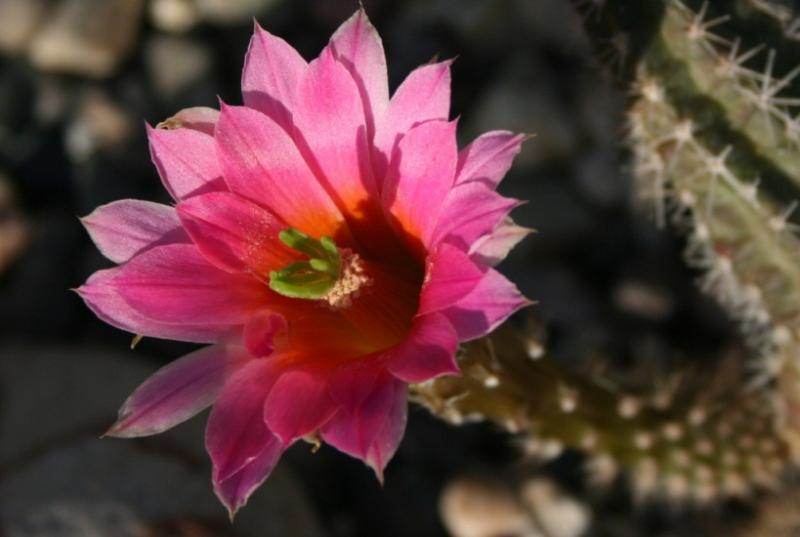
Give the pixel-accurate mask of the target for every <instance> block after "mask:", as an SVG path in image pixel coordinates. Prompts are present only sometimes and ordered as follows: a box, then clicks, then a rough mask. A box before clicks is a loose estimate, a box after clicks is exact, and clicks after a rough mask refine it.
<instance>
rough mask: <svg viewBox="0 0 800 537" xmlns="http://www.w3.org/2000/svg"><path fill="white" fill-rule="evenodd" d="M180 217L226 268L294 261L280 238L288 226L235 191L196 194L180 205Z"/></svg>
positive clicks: (264, 270)
mask: <svg viewBox="0 0 800 537" xmlns="http://www.w3.org/2000/svg"><path fill="white" fill-rule="evenodd" d="M177 209H178V216H180V219H181V222H183V225H184V227H185V228H186V231H187V232H188V233H189V235H190V236H191V237H192V240H193V241H194V243H195V244H196V245H197V247H198V249H199V250H200V251H201V252H202V253H203V255H204V256H205V257H206V258H207V259H208V260H209V261H210V262H212V263H213V264H214V265H216V266H218V267H220V268H221V269H223V270H228V271H233V272H244V271H247V270H252V271H253V272H255V273H256V274H259V275H261V276H266V275H267V274H268V273H269V270H271V269H272V270H274V269H276V268H278V267H283V266H285V265H287V264H289V263H290V262H291V261H293V256H292V254H291V252H290V251H289V250H288V249H287V248H286V247H285V246H284V245H283V243H281V242H280V241H279V240H278V233H280V232H281V230H283V229H286V224H284V223H283V222H282V221H281V220H280V219H278V217H276V216H275V215H274V214H272V213H270V212H269V211H268V210H266V209H264V208H263V207H259V206H258V205H256V204H255V203H253V202H251V201H249V200H247V199H245V198H242V197H241V196H238V195H236V194H234V193H232V192H211V193H209V194H200V195H198V196H193V197H192V198H189V199H188V200H184V201H182V202H180V203H179V204H178V206H177Z"/></svg>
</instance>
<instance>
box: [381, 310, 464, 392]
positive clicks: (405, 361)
mask: <svg viewBox="0 0 800 537" xmlns="http://www.w3.org/2000/svg"><path fill="white" fill-rule="evenodd" d="M456 347H458V336H457V334H456V331H455V330H454V329H453V325H452V324H450V321H448V320H447V317H445V316H444V315H442V314H440V313H431V314H429V315H423V316H422V317H417V318H416V319H415V320H414V325H413V326H412V327H411V331H410V332H409V334H408V337H407V338H406V340H405V341H403V342H402V343H401V344H400V345H398V346H397V347H395V348H394V349H392V350H390V351H389V352H387V353H386V355H385V357H386V359H387V369H388V370H389V372H391V373H392V375H394V376H395V377H397V378H398V379H400V380H402V381H404V382H409V383H412V382H424V381H426V380H430V379H432V378H435V377H439V376H441V375H449V374H453V373H458V371H459V369H458V364H457V363H456V359H455V356H456Z"/></svg>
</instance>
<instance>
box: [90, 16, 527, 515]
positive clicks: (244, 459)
mask: <svg viewBox="0 0 800 537" xmlns="http://www.w3.org/2000/svg"><path fill="white" fill-rule="evenodd" d="M242 89H243V93H244V102H245V106H231V105H226V104H222V105H221V108H222V110H221V111H220V112H217V111H216V110H211V109H206V108H192V109H187V110H184V111H182V112H180V113H179V114H178V115H176V116H175V117H173V118H171V119H170V120H168V121H167V122H165V123H164V124H162V125H161V126H160V127H162V128H155V129H152V128H150V129H149V130H148V135H149V138H150V149H151V153H152V157H153V162H154V163H155V165H156V167H157V168H158V171H159V173H160V175H161V178H162V180H163V182H164V186H165V187H166V188H167V190H168V191H169V192H170V194H171V195H172V196H173V197H174V198H175V201H176V202H177V205H176V206H175V207H171V206H166V205H159V204H156V203H150V202H146V201H137V200H121V201H117V202H114V203H110V204H108V205H104V206H102V207H99V208H98V209H96V210H95V211H94V212H93V213H92V214H91V215H89V216H88V217H86V218H85V219H84V224H85V225H86V227H87V229H88V231H89V233H90V235H91V236H92V239H93V240H94V242H95V243H96V244H97V246H98V248H99V249H100V251H101V252H102V253H103V254H104V255H105V256H106V257H108V258H109V259H110V260H112V261H114V262H116V263H118V264H119V266H118V267H115V268H111V269H108V270H101V271H99V272H97V273H95V274H94V275H92V276H91V277H90V278H89V280H88V281H87V282H86V284H85V285H83V286H82V287H81V288H80V289H79V293H80V295H81V296H82V297H83V299H84V300H85V301H86V304H87V305H88V306H89V307H90V308H91V309H92V310H93V311H94V312H95V313H96V314H97V316H98V317H100V318H101V319H103V320H104V321H106V322H108V323H110V324H112V325H114V326H117V327H119V328H122V329H124V330H128V331H130V332H133V333H135V334H141V335H145V336H150V337H159V338H167V339H176V340H182V341H190V342H197V343H207V344H210V346H207V347H205V348H203V349H201V350H198V351H196V352H194V353H191V354H189V355H188V356H184V357H183V358H181V359H180V360H177V361H176V362H174V363H172V364H170V365H168V366H166V367H164V368H163V369H161V370H160V371H158V372H157V373H156V374H155V375H153V376H152V377H151V378H150V379H148V380H147V381H146V382H145V383H144V384H143V385H142V386H140V387H139V388H138V389H137V390H136V391H135V392H134V393H133V394H132V395H131V396H130V398H129V399H128V400H127V401H126V402H125V404H124V405H123V407H122V409H121V410H120V415H119V420H118V421H117V423H116V424H114V426H113V427H112V428H111V430H110V431H109V433H108V434H109V435H111V436H118V437H135V436H144V435H151V434H156V433H159V432H162V431H164V430H166V429H169V428H170V427H172V426H174V425H176V424H178V423H180V422H182V421H184V420H187V419H188V418H190V417H192V416H194V415H195V414H197V413H198V412H200V411H201V410H203V409H204V408H206V407H208V406H209V405H213V409H212V411H211V415H210V417H209V420H208V426H207V429H206V447H207V449H208V452H209V454H210V455H211V459H212V461H213V483H214V488H215V492H216V493H217V495H218V496H219V498H220V500H221V501H222V502H223V503H224V504H225V505H226V506H227V508H228V509H229V510H230V512H231V514H233V513H234V512H235V511H236V510H237V509H238V508H240V507H241V506H242V505H244V503H245V502H246V501H247V498H248V496H249V495H250V494H251V493H252V492H253V490H254V489H255V488H256V487H258V486H259V485H260V484H261V483H262V482H263V481H264V480H265V479H266V478H267V476H268V475H269V473H270V471H271V470H272V468H273V467H274V466H275V464H276V462H277V460H278V458H279V457H280V455H281V454H282V453H283V451H284V450H286V449H287V448H288V447H289V446H290V445H292V444H293V443H294V442H295V441H297V440H298V439H308V440H310V441H317V439H321V440H322V441H324V442H325V443H327V444H329V445H331V446H333V447H335V448H337V449H339V450H340V451H343V452H345V453H347V454H349V455H352V456H354V457H357V458H359V459H361V460H363V461H364V462H365V463H366V464H368V465H369V466H371V467H372V468H373V470H374V471H375V473H376V474H377V475H378V477H379V478H381V477H382V473H383V470H384V467H385V466H386V464H387V462H388V461H389V459H391V457H392V455H393V454H394V452H395V450H396V449H397V446H398V444H399V442H400V439H401V437H402V436H403V431H404V428H405V423H406V409H407V401H406V393H407V385H408V383H414V382H422V381H426V380H428V379H431V378H434V377H437V376H439V375H446V374H453V373H457V372H458V366H457V364H456V361H455V357H454V355H455V351H456V347H457V346H458V344H459V342H462V341H466V340H469V339H473V338H476V337H479V336H482V335H484V334H486V333H487V332H489V331H491V330H492V329H494V328H495V327H496V326H497V325H498V324H500V323H501V322H502V321H503V320H505V319H506V318H507V317H508V316H509V315H510V314H511V313H513V312H514V311H516V310H517V309H519V308H520V307H522V306H525V305H526V304H528V301H527V300H526V299H525V298H524V297H522V296H521V295H520V293H519V292H518V291H517V289H516V288H515V287H514V286H513V285H512V284H511V283H509V282H508V281H507V280H506V279H505V278H504V277H503V276H501V275H500V274H499V273H498V272H497V271H495V270H494V269H492V268H491V266H492V265H494V264H496V263H497V262H498V261H500V260H501V259H502V258H503V257H505V255H506V254H507V253H508V251H509V249H510V248H511V247H512V246H513V245H514V244H515V243H517V242H518V241H519V240H520V239H521V238H522V237H523V236H524V235H525V233H526V231H525V230H524V229H522V228H519V227H517V226H515V225H514V224H513V223H512V222H511V221H510V219H509V218H508V213H509V212H510V211H511V210H512V209H513V208H514V207H516V206H517V205H518V202H517V201H516V200H513V199H508V198H504V197H502V196H500V195H499V194H497V193H496V192H495V188H496V186H497V184H498V182H499V181H500V180H501V178H502V177H503V175H504V174H505V173H506V171H507V170H508V168H509V167H510V166H511V161H512V160H513V158H514V156H515V155H516V154H517V153H518V152H519V150H520V145H521V143H522V141H523V139H524V136H522V135H514V134H511V133H508V132H501V131H496V132H490V133H487V134H484V135H483V136H481V137H479V138H478V139H477V140H475V141H474V142H473V143H472V144H470V145H469V146H467V147H466V148H464V149H462V150H461V151H458V149H457V146H456V137H455V131H456V122H454V121H449V120H448V116H449V105H450V62H441V63H434V64H429V65H425V66H422V67H420V68H418V69H416V70H415V71H414V72H412V73H411V74H410V75H409V76H408V78H406V80H405V81H404V82H403V83H402V84H401V86H400V87H399V88H398V89H397V91H395V93H394V95H393V96H392V97H391V99H390V98H389V90H388V84H387V74H386V61H385V58H384V53H383V46H382V44H381V40H380V37H379V36H378V34H377V32H376V31H375V28H373V26H372V25H371V24H370V22H369V20H368V19H367V17H366V15H365V14H364V12H363V11H359V12H357V13H355V14H354V15H353V16H352V17H351V18H350V19H349V20H348V21H346V22H345V23H344V24H343V25H342V26H341V28H339V30H337V32H336V33H335V34H334V35H333V37H332V39H331V41H330V44H329V45H328V46H327V47H326V48H325V49H324V50H323V51H322V53H321V54H320V56H319V57H318V58H317V59H315V60H314V61H312V62H310V63H307V62H306V61H305V60H304V59H303V58H301V57H300V55H299V54H298V53H297V52H296V51H295V50H294V49H293V48H292V47H291V46H289V45H288V44H287V43H286V42H285V41H283V40H282V39H280V38H278V37H276V36H274V35H271V34H269V33H268V32H266V31H264V30H262V29H261V28H256V30H255V35H254V36H253V38H252V41H251V43H250V49H249V50H248V52H247V57H246V59H245V66H244V73H243V76H242Z"/></svg>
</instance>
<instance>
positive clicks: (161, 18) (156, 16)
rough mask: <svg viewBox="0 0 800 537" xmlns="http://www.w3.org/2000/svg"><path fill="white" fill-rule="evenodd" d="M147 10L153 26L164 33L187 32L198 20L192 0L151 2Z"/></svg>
mask: <svg viewBox="0 0 800 537" xmlns="http://www.w3.org/2000/svg"><path fill="white" fill-rule="evenodd" d="M149 10H150V20H151V21H153V26H155V27H156V28H158V29H159V30H163V31H165V32H173V33H183V32H187V31H189V30H190V29H191V28H192V27H194V25H195V24H197V22H198V21H199V20H200V14H199V13H198V12H197V6H196V5H195V3H194V2H193V1H192V0H151V2H150V6H149Z"/></svg>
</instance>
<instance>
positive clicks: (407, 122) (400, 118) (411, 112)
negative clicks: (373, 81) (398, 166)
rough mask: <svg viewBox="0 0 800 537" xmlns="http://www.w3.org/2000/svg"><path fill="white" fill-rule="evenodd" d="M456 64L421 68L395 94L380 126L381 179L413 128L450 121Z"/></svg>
mask: <svg viewBox="0 0 800 537" xmlns="http://www.w3.org/2000/svg"><path fill="white" fill-rule="evenodd" d="M452 63H453V62H452V61H444V62H440V63H434V64H429V65H424V66H422V67H419V68H417V69H415V70H414V71H412V72H411V74H410V75H408V77H406V79H405V80H404V81H403V83H402V84H400V87H398V88H397V91H395V92H394V95H393V96H392V99H391V100H390V101H389V106H388V107H387V109H386V113H385V114H384V115H383V118H381V119H379V121H378V125H377V126H376V132H375V147H376V149H377V150H378V153H379V155H382V157H383V158H382V162H383V164H382V163H381V161H380V160H379V161H378V162H376V170H377V174H376V175H377V176H378V177H381V176H382V175H383V173H384V172H385V170H386V163H388V161H389V159H390V158H391V156H392V151H393V150H394V146H395V144H396V143H397V141H398V140H399V139H400V137H401V136H402V135H403V134H405V133H406V132H407V131H408V130H409V129H411V128H412V127H413V126H415V125H418V124H420V123H422V122H425V121H428V120H431V119H440V120H447V119H448V117H449V115H450V65H451V64H452ZM381 164H382V167H381Z"/></svg>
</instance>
